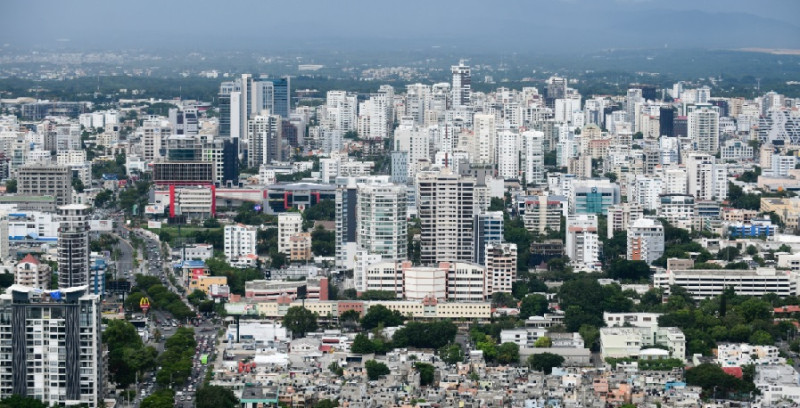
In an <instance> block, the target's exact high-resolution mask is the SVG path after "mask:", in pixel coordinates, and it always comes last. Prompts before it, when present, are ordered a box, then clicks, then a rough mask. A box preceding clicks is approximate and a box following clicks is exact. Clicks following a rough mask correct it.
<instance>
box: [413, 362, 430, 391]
mask: <svg viewBox="0 0 800 408" xmlns="http://www.w3.org/2000/svg"><path fill="white" fill-rule="evenodd" d="M414 368H415V369H416V370H417V371H418V372H419V385H420V386H422V387H424V386H426V385H432V384H433V379H434V374H435V369H434V367H433V365H432V364H428V363H421V362H416V363H414Z"/></svg>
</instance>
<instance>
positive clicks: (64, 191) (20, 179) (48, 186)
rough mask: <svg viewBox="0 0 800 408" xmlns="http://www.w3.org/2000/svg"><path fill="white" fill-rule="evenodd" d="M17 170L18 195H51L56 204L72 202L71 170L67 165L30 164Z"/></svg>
mask: <svg viewBox="0 0 800 408" xmlns="http://www.w3.org/2000/svg"><path fill="white" fill-rule="evenodd" d="M17 171H18V173H17V192H18V193H19V194H20V195H30V196H53V197H55V198H56V205H67V204H71V203H72V171H71V170H70V168H69V167H68V166H55V165H52V164H32V165H26V166H22V167H20V168H19V169H18V170H17Z"/></svg>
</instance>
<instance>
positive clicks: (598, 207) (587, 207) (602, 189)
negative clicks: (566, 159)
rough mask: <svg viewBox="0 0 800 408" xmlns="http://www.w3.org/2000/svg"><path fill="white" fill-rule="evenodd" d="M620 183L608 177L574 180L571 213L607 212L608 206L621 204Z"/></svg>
mask: <svg viewBox="0 0 800 408" xmlns="http://www.w3.org/2000/svg"><path fill="white" fill-rule="evenodd" d="M619 202H620V191H619V185H617V184H615V183H612V182H610V181H609V180H606V179H592V180H575V181H573V182H572V192H571V195H570V203H569V210H570V213H571V214H603V215H605V214H607V213H608V207H610V206H612V205H614V204H619Z"/></svg>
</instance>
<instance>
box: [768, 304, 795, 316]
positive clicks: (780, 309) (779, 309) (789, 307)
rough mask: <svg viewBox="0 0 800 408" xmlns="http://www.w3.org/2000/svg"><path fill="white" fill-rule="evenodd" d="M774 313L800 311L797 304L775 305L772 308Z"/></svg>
mask: <svg viewBox="0 0 800 408" xmlns="http://www.w3.org/2000/svg"><path fill="white" fill-rule="evenodd" d="M773 313H775V314H783V313H787V314H788V313H800V306H798V305H787V306H782V307H776V308H775V309H774V310H773Z"/></svg>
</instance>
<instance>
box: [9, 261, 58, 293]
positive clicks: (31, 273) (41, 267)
mask: <svg viewBox="0 0 800 408" xmlns="http://www.w3.org/2000/svg"><path fill="white" fill-rule="evenodd" d="M14 283H15V284H17V285H20V286H27V287H31V288H36V289H42V290H47V289H50V266H48V265H47V264H43V263H41V262H39V260H38V259H36V258H34V257H33V255H31V254H28V255H26V256H25V257H24V258H22V260H20V261H19V262H17V267H16V270H15V272H14Z"/></svg>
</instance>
